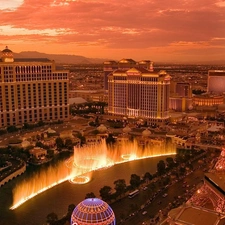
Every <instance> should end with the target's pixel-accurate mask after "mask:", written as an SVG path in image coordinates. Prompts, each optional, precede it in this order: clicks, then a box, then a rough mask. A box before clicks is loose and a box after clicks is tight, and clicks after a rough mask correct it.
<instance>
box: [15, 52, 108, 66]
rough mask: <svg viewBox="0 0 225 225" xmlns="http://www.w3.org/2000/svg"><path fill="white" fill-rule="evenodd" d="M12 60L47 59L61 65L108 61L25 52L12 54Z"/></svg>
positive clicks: (77, 56)
mask: <svg viewBox="0 0 225 225" xmlns="http://www.w3.org/2000/svg"><path fill="white" fill-rule="evenodd" d="M14 58H48V59H50V60H55V62H56V63H63V64H92V63H103V62H104V61H106V60H109V59H98V58H86V57H84V56H79V55H66V54H46V53H41V52H35V51H26V52H20V53H14Z"/></svg>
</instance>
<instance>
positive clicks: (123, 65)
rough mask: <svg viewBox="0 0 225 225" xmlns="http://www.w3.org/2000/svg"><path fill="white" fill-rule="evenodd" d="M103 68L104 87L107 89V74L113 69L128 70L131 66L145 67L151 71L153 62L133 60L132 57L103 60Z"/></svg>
mask: <svg viewBox="0 0 225 225" xmlns="http://www.w3.org/2000/svg"><path fill="white" fill-rule="evenodd" d="M103 66H104V68H103V70H104V89H105V91H106V92H107V91H108V75H109V74H110V73H112V72H113V71H115V70H117V69H119V70H124V71H126V70H128V69H131V68H134V67H135V68H145V69H148V70H150V71H153V62H152V61H150V60H142V61H139V62H136V61H134V60H133V59H121V60H120V61H118V62H116V61H105V62H104V63H103Z"/></svg>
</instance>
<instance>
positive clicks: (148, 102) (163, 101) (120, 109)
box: [108, 67, 170, 124]
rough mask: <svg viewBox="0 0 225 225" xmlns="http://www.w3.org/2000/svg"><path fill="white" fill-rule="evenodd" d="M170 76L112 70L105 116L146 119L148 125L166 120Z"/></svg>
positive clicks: (143, 71) (135, 69)
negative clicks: (107, 114) (106, 114)
mask: <svg viewBox="0 0 225 225" xmlns="http://www.w3.org/2000/svg"><path fill="white" fill-rule="evenodd" d="M169 87H170V76H169V75H168V74H167V73H166V72H165V71H160V72H153V71H150V70H148V69H146V68H143V67H133V68H131V69H127V70H123V69H122V70H121V69H118V70H115V71H114V72H112V73H111V74H109V75H108V113H109V114H111V115H121V116H126V117H130V118H143V119H146V121H147V123H148V124H159V123H164V122H165V121H167V120H168V119H169Z"/></svg>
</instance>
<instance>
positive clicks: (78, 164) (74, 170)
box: [10, 141, 176, 209]
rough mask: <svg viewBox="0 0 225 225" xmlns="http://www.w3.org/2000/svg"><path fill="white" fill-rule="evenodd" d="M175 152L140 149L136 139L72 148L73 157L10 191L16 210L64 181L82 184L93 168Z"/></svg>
mask: <svg viewBox="0 0 225 225" xmlns="http://www.w3.org/2000/svg"><path fill="white" fill-rule="evenodd" d="M173 154H176V148H175V146H172V147H171V148H168V147H166V146H164V147H160V146H148V147H146V148H145V149H142V148H140V147H139V146H138V143H137V142H136V141H134V142H126V143H121V144H119V145H115V146H113V147H107V145H106V143H105V142H102V143H100V144H98V145H93V146H86V147H82V148H74V156H73V157H71V158H70V159H68V160H66V161H65V162H61V163H59V165H58V166H57V167H49V168H48V169H47V170H42V171H40V172H39V173H37V174H35V175H34V176H33V177H32V178H30V179H29V180H24V181H22V182H21V183H20V184H18V186H17V187H16V188H15V189H14V190H13V205H12V207H11V208H10V209H15V208H17V207H19V206H20V205H22V204H23V203H24V202H26V201H28V200H29V199H31V198H33V197H34V196H36V195H38V194H40V193H42V192H44V191H46V190H48V189H50V188H51V187H53V186H56V185H58V184H60V183H62V182H64V181H66V180H69V181H70V182H71V183H73V184H84V183H87V182H89V181H90V179H91V178H90V177H91V176H90V173H91V172H92V171H94V170H100V169H106V168H108V167H110V166H113V165H115V164H119V163H125V162H129V161H132V160H138V159H144V158H150V157H158V156H165V155H173Z"/></svg>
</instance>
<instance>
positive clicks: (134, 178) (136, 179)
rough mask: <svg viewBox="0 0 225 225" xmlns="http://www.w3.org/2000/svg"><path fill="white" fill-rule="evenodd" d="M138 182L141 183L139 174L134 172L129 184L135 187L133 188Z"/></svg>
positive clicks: (137, 185)
mask: <svg viewBox="0 0 225 225" xmlns="http://www.w3.org/2000/svg"><path fill="white" fill-rule="evenodd" d="M140 184H141V178H140V176H138V175H136V174H131V177H130V185H131V186H132V188H134V189H135V188H137V187H139V185H140Z"/></svg>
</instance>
